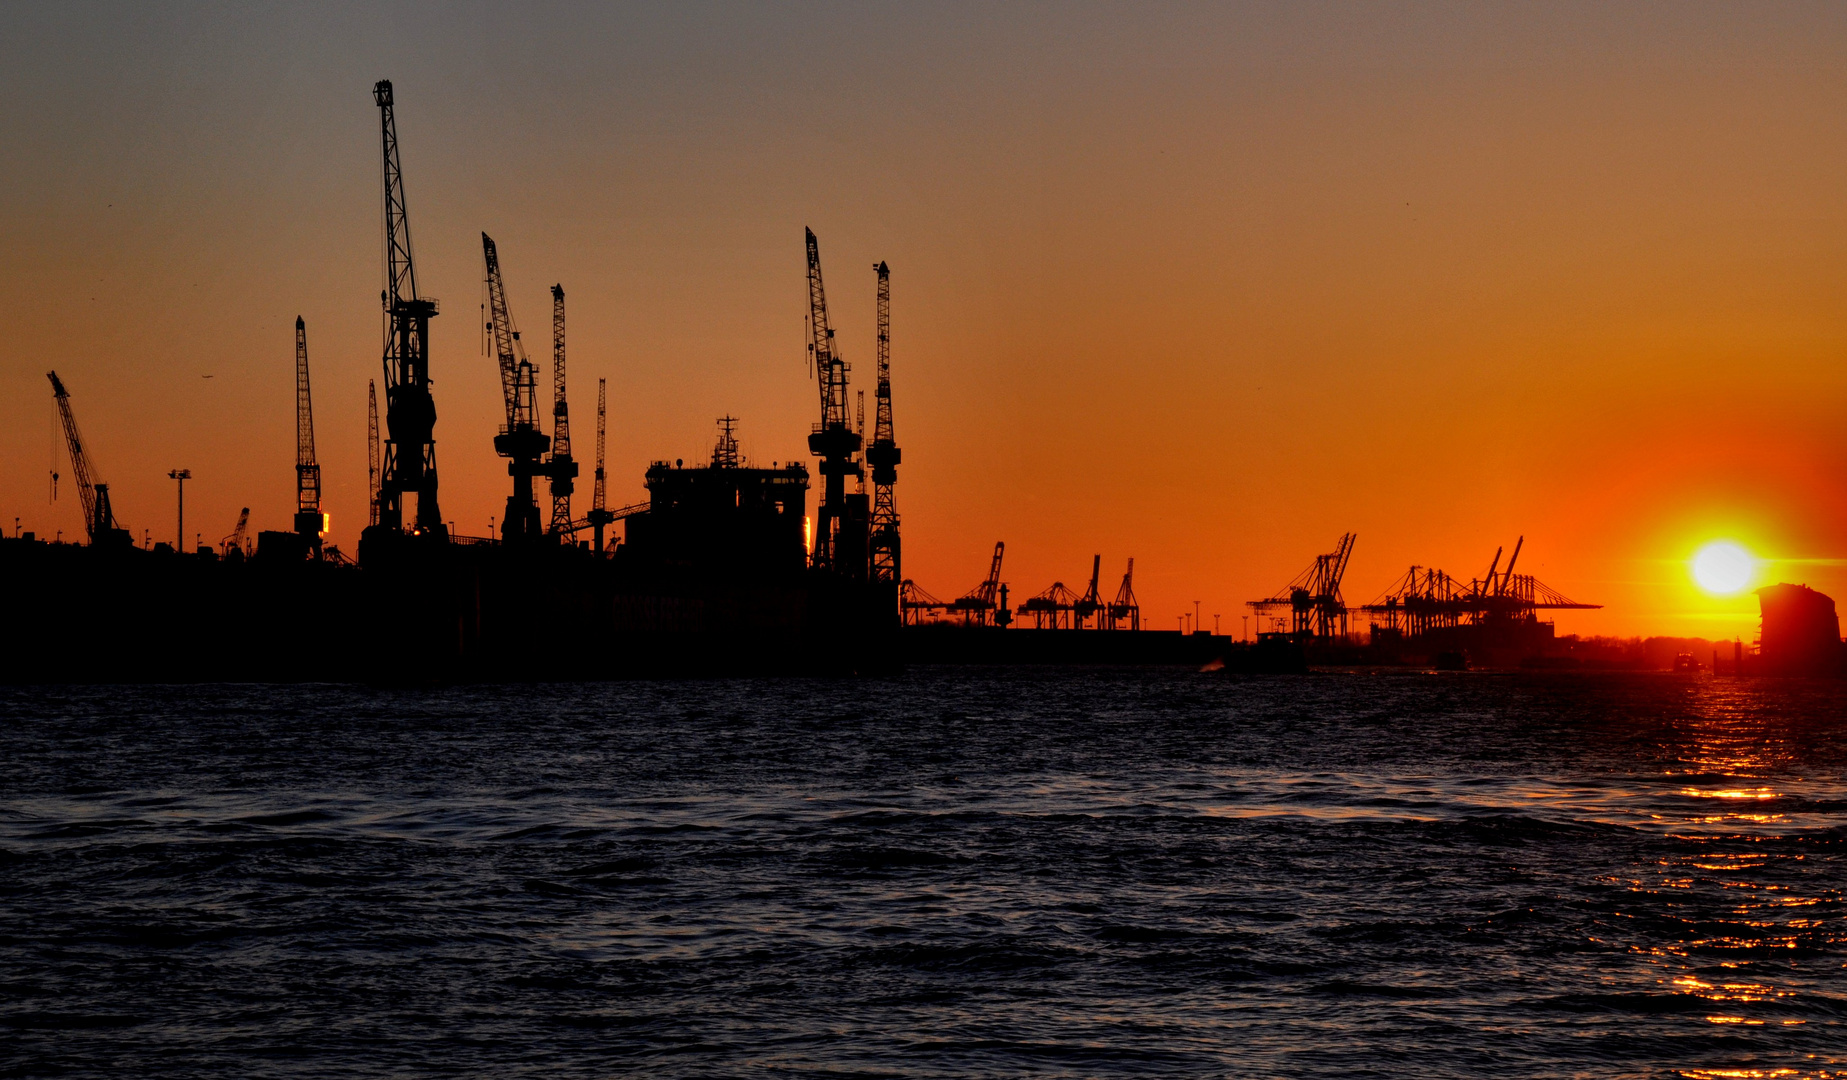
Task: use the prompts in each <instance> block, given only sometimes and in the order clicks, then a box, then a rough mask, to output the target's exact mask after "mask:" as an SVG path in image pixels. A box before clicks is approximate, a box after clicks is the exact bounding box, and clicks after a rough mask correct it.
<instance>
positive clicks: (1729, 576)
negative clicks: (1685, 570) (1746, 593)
mask: <svg viewBox="0 0 1847 1080" xmlns="http://www.w3.org/2000/svg"><path fill="white" fill-rule="evenodd" d="M1756 572H1757V560H1756V559H1753V558H1751V553H1750V552H1748V551H1746V550H1745V549H1744V548H1742V547H1739V546H1738V545H1737V544H1734V543H1732V542H1731V541H1729V540H1714V541H1713V542H1712V543H1710V544H1707V545H1706V546H1705V547H1703V548H1700V549H1699V553H1698V554H1697V555H1695V556H1693V580H1694V581H1697V582H1699V586H1700V588H1702V589H1705V590H1706V591H1707V592H1709V593H1713V594H1715V595H1718V596H1727V595H1729V594H1731V593H1735V592H1738V591H1740V590H1742V589H1743V588H1744V587H1745V586H1746V585H1749V584H1750V583H1751V577H1752V576H1753V575H1754V574H1755V573H1756Z"/></svg>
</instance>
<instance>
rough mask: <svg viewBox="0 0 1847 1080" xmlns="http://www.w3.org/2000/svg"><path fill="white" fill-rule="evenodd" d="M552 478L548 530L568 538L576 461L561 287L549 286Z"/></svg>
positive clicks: (571, 530)
mask: <svg viewBox="0 0 1847 1080" xmlns="http://www.w3.org/2000/svg"><path fill="white" fill-rule="evenodd" d="M546 469H547V474H548V475H549V476H550V477H551V481H552V524H551V532H552V535H553V536H554V537H557V538H559V539H569V538H570V536H571V535H572V534H573V533H574V532H576V529H577V525H576V522H574V521H572V520H571V493H572V491H573V490H574V489H575V488H576V487H577V462H575V461H573V460H571V409H570V405H569V404H568V403H567V402H566V400H565V396H564V286H563V285H553V286H552V456H551V460H550V461H549V462H547V463H546Z"/></svg>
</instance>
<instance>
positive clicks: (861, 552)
mask: <svg viewBox="0 0 1847 1080" xmlns="http://www.w3.org/2000/svg"><path fill="white" fill-rule="evenodd" d="M806 232H807V240H808V351H809V355H810V356H811V357H812V359H813V361H814V371H815V380H816V382H817V383H818V384H819V386H820V390H821V422H820V423H819V424H816V425H815V427H814V430H813V432H812V433H811V434H810V435H809V436H808V451H809V453H811V454H814V455H815V456H816V457H819V458H820V459H821V469H820V471H821V478H822V493H821V505H820V507H819V508H818V514H817V517H818V521H817V523H816V528H815V534H814V556H813V565H814V567H815V568H816V569H818V570H825V571H828V572H830V573H833V574H837V575H839V576H841V577H845V578H848V579H850V580H863V579H864V577H865V575H866V558H865V556H866V549H865V543H866V536H865V525H866V522H865V512H864V504H865V497H864V496H859V497H858V499H857V501H858V504H859V505H858V508H857V512H856V508H855V507H853V506H851V505H849V503H848V500H847V490H846V481H847V477H848V476H854V477H859V476H862V475H863V471H862V470H861V468H860V465H859V463H858V462H857V461H855V460H854V456H855V455H856V454H857V453H858V452H859V449H860V446H861V443H862V440H861V439H860V436H859V433H858V432H856V431H854V430H853V427H852V424H851V421H850V420H849V418H848V416H847V363H846V361H845V360H843V359H841V357H840V352H839V350H838V349H837V348H836V346H835V343H834V331H833V327H832V326H831V325H830V324H829V322H828V317H827V292H826V290H825V289H824V288H823V287H822V283H821V248H820V245H819V244H818V243H817V242H816V241H815V235H814V230H813V229H808V230H806Z"/></svg>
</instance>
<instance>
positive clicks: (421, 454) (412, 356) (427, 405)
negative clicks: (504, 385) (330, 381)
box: [372, 79, 449, 541]
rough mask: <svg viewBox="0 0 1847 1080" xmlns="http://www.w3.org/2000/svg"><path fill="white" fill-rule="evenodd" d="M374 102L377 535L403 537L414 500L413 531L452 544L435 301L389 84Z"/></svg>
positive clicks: (376, 91)
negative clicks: (419, 261) (441, 465)
mask: <svg viewBox="0 0 1847 1080" xmlns="http://www.w3.org/2000/svg"><path fill="white" fill-rule="evenodd" d="M372 99H373V101H375V102H376V103H377V104H378V110H379V123H380V130H381V132H382V139H383V149H384V162H385V289H384V291H383V293H382V294H381V295H380V299H381V300H382V301H383V304H384V309H385V350H384V368H385V428H386V439H385V446H384V461H383V464H382V467H381V476H380V478H379V486H378V523H377V526H376V528H377V529H379V530H380V531H383V532H387V533H394V534H395V533H398V532H401V531H403V529H404V496H405V495H406V494H414V495H416V496H417V516H416V519H415V522H414V523H413V524H412V526H411V529H410V531H411V532H412V533H414V534H416V535H419V536H425V537H429V538H431V539H433V540H436V541H446V540H447V539H448V536H449V532H448V529H447V528H446V527H445V526H444V525H443V520H442V510H441V509H440V508H439V507H438V506H437V502H436V435H435V431H436V399H435V398H434V397H432V396H431V394H430V352H429V344H430V319H431V318H432V317H434V316H435V315H436V301H435V300H432V299H429V298H427V297H420V296H418V295H417V271H416V266H415V264H414V263H413V262H412V261H411V247H410V217H409V214H408V212H407V210H406V208H405V201H404V172H403V168H402V167H401V165H400V163H399V160H398V129H397V120H396V117H395V114H394V111H393V110H394V106H393V103H392V96H391V82H390V80H388V79H387V80H380V81H379V83H378V85H376V86H374V87H373V88H372Z"/></svg>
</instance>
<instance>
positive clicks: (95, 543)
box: [45, 371, 135, 547]
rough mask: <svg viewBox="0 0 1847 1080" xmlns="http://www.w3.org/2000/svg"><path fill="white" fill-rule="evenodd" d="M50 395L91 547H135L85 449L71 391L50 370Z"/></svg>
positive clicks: (133, 540) (46, 375) (105, 485)
mask: <svg viewBox="0 0 1847 1080" xmlns="http://www.w3.org/2000/svg"><path fill="white" fill-rule="evenodd" d="M45 377H46V378H48V379H50V380H51V396H52V397H53V398H54V399H55V400H56V401H57V403H58V418H59V419H60V420H61V421H63V423H64V443H65V448H66V449H67V450H69V452H70V457H71V473H72V474H73V475H74V476H75V477H76V479H77V497H78V499H80V500H81V501H82V502H83V527H84V531H85V532H86V533H87V534H88V535H89V537H90V546H91V547H132V546H134V543H135V538H134V537H133V536H131V535H130V534H129V532H128V530H127V529H124V528H122V527H121V526H120V525H118V524H117V523H116V520H115V509H114V508H113V507H111V506H110V505H109V485H108V484H104V483H99V482H97V480H96V472H95V470H94V469H93V468H92V467H91V465H90V454H89V451H88V450H85V449H84V445H83V436H82V435H80V434H78V432H77V417H76V414H74V413H72V412H71V395H70V391H68V390H66V389H64V382H63V380H61V379H59V378H58V373H57V372H55V371H48V372H46V373H45Z"/></svg>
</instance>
